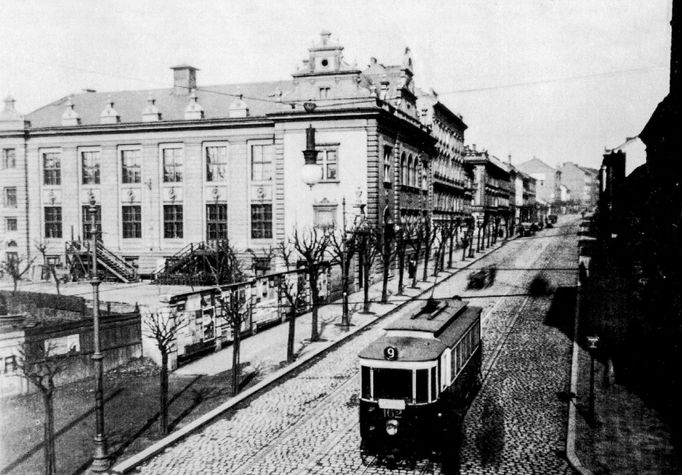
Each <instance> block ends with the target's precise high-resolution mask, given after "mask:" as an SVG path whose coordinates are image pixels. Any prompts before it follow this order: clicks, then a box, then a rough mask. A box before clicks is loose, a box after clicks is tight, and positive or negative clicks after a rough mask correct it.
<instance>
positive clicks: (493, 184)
mask: <svg viewBox="0 0 682 475" xmlns="http://www.w3.org/2000/svg"><path fill="white" fill-rule="evenodd" d="M464 161H465V163H466V164H467V165H468V166H470V167H471V168H472V170H473V176H474V194H473V195H474V196H473V204H472V215H473V216H474V218H475V220H476V225H477V227H479V228H480V229H481V230H482V231H481V234H482V239H483V242H486V240H487V241H488V242H489V241H491V240H492V241H495V239H496V238H497V236H498V235H499V234H500V232H501V233H502V234H503V235H504V236H509V232H510V229H509V228H510V225H511V223H512V222H513V214H512V210H511V206H510V204H511V200H512V196H513V194H514V190H513V186H514V184H513V183H512V181H511V175H510V171H509V168H508V166H507V164H505V163H503V162H502V161H501V160H499V159H498V158H496V157H494V156H492V155H490V154H488V152H487V151H486V150H477V149H476V145H473V146H472V147H465V149H464ZM490 238H492V239H490Z"/></svg>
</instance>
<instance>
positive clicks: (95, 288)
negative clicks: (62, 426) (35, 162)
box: [88, 195, 109, 472]
mask: <svg viewBox="0 0 682 475" xmlns="http://www.w3.org/2000/svg"><path fill="white" fill-rule="evenodd" d="M96 204H97V202H96V201H95V197H94V196H92V195H91V196H90V203H89V206H88V212H89V213H90V239H91V241H90V252H91V253H92V269H91V276H90V279H91V280H90V283H91V284H92V327H93V331H92V335H93V353H92V361H93V363H94V366H95V437H94V441H95V450H94V454H93V457H92V458H93V461H92V465H91V466H90V470H92V471H93V472H104V471H106V470H107V469H108V468H109V455H108V454H107V438H106V435H105V433H104V389H103V385H102V379H103V368H102V366H103V365H102V363H103V361H102V359H103V358H104V356H103V355H102V352H101V350H100V329H99V323H100V322H99V284H100V280H99V277H98V276H97V206H96Z"/></svg>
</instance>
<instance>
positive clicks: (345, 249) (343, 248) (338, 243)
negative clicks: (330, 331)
mask: <svg viewBox="0 0 682 475" xmlns="http://www.w3.org/2000/svg"><path fill="white" fill-rule="evenodd" d="M328 236H329V254H330V256H331V264H332V265H336V264H338V266H339V267H340V268H341V291H342V293H343V307H342V312H341V324H342V325H344V326H348V325H350V320H349V309H348V288H349V285H350V284H349V281H350V264H351V262H353V256H354V255H355V253H356V252H357V250H358V239H357V228H356V227H353V228H352V229H350V230H344V229H332V231H331V232H330V233H329V235H328Z"/></svg>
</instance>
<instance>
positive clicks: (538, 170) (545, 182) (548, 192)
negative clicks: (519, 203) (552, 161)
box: [516, 157, 561, 208]
mask: <svg viewBox="0 0 682 475" xmlns="http://www.w3.org/2000/svg"><path fill="white" fill-rule="evenodd" d="M516 168H518V169H519V170H521V171H522V172H524V173H526V174H528V175H530V176H531V177H533V178H535V182H536V189H537V200H538V201H539V202H540V203H543V204H546V205H548V206H549V207H550V208H557V205H558V202H559V201H560V199H561V171H560V170H557V169H555V168H552V167H550V166H549V165H547V164H546V163H545V162H543V161H542V160H540V159H539V158H536V157H533V158H532V159H531V160H528V161H525V162H523V163H520V164H518V165H516Z"/></svg>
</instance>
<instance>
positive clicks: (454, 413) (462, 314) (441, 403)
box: [359, 297, 483, 465]
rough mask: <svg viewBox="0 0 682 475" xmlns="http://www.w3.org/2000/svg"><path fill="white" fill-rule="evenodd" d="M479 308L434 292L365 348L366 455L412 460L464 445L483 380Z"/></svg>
mask: <svg viewBox="0 0 682 475" xmlns="http://www.w3.org/2000/svg"><path fill="white" fill-rule="evenodd" d="M481 310H482V309H481V308H480V307H474V306H469V305H468V303H467V302H465V301H462V300H461V299H460V298H459V297H454V298H449V299H429V300H427V301H426V302H425V303H424V304H423V305H421V307H420V308H419V309H417V310H416V311H415V313H413V314H412V315H405V316H403V317H401V318H399V319H398V320H396V321H395V322H393V323H392V324H391V325H389V326H388V327H386V333H385V334H384V335H383V336H381V337H379V338H378V339H377V340H375V341H374V342H372V343H371V344H370V345H369V346H367V347H366V348H365V349H364V350H362V351H361V352H360V355H359V358H360V372H361V394H360V433H361V438H362V442H361V447H360V451H361V455H362V459H363V461H365V460H367V459H368V457H376V459H377V460H379V461H380V462H382V461H383V462H386V463H387V464H389V465H391V464H393V463H395V462H396V461H398V460H411V461H412V462H413V463H414V461H415V460H416V459H419V458H424V457H431V456H432V455H436V456H445V457H447V456H449V455H452V454H451V452H453V451H456V450H458V448H457V447H458V443H459V434H460V430H461V429H460V427H461V423H462V420H463V417H464V414H465V412H466V410H467V408H468V406H469V404H470V402H471V400H472V399H473V397H474V396H475V394H476V392H477V391H478V389H479V387H480V384H481V359H482V351H483V349H482V342H481ZM449 452H450V453H449Z"/></svg>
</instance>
